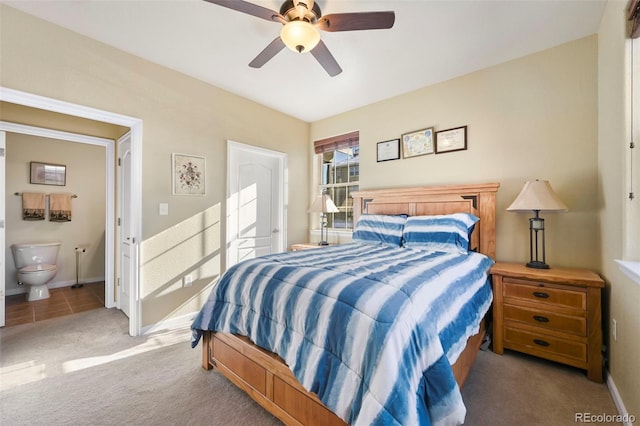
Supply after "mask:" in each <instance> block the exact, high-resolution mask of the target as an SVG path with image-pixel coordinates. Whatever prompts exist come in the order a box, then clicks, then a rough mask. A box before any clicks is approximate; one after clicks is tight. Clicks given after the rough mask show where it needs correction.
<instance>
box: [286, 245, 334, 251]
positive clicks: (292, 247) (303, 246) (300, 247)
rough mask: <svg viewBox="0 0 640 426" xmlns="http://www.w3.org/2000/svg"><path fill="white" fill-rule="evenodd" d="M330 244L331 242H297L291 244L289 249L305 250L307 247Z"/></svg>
mask: <svg viewBox="0 0 640 426" xmlns="http://www.w3.org/2000/svg"><path fill="white" fill-rule="evenodd" d="M330 245H331V244H328V245H324V246H321V245H320V244H318V243H298V244H291V251H298V250H307V249H312V248H319V247H329V246H330Z"/></svg>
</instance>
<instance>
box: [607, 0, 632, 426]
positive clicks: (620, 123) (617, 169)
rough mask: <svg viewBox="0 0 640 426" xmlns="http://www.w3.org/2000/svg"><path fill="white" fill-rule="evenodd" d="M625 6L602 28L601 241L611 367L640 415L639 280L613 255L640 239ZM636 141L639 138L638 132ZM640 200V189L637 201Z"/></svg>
mask: <svg viewBox="0 0 640 426" xmlns="http://www.w3.org/2000/svg"><path fill="white" fill-rule="evenodd" d="M626 7H627V1H626V0H625V1H620V0H618V1H611V0H610V1H609V2H608V3H607V7H606V9H605V13H604V16H603V18H602V22H601V24H600V30H599V33H598V46H599V53H598V82H599V84H598V87H599V91H598V96H599V102H598V109H599V111H600V113H599V117H598V175H599V180H598V212H599V234H600V238H601V240H602V250H601V253H600V254H601V256H600V263H601V268H602V269H601V271H602V275H603V276H604V277H605V281H606V288H605V293H606V295H607V296H606V298H605V306H604V311H605V312H604V318H605V319H604V327H605V343H606V345H607V347H608V369H609V373H610V375H611V378H612V379H613V381H614V382H615V386H616V388H617V389H618V392H619V393H620V396H621V398H622V400H623V402H624V405H625V407H626V410H627V412H628V413H629V414H632V415H635V416H636V419H637V418H638V417H639V416H640V389H639V386H640V363H639V362H638V353H640V339H638V336H640V310H639V309H638V301H639V300H640V285H638V284H637V283H635V282H633V281H632V280H630V279H629V278H628V277H627V276H626V275H625V274H623V273H622V272H621V271H620V270H619V269H618V265H617V264H616V263H615V260H614V259H622V258H623V256H624V241H625V239H626V238H635V239H636V240H637V238H638V235H635V236H634V235H629V234H627V235H625V232H626V229H625V220H624V218H625V210H626V207H627V206H628V204H629V202H630V201H629V200H628V198H627V186H626V185H627V175H626V172H625V170H626V168H627V165H628V164H629V163H628V160H627V153H628V152H627V151H628V149H627V144H628V141H629V127H630V121H629V116H630V114H629V113H630V111H629V103H628V100H627V99H628V98H627V95H626V93H627V90H628V84H629V65H628V62H627V61H628V60H629V57H628V55H629V43H630V41H629V39H628V38H626V32H625V30H626V22H625V11H626ZM635 43H640V40H636V41H635ZM636 61H637V57H636ZM636 63H637V62H636ZM637 130H638V129H636V131H637ZM635 140H636V141H637V140H638V135H637V134H636V138H635ZM636 182H638V181H637V180H636ZM639 200H640V199H639V198H638V197H637V194H636V198H635V200H634V202H638V201H639ZM635 260H638V259H635ZM612 318H615V319H616V321H617V324H618V325H617V339H616V340H614V339H613V337H612V335H611V326H610V324H611V319H612Z"/></svg>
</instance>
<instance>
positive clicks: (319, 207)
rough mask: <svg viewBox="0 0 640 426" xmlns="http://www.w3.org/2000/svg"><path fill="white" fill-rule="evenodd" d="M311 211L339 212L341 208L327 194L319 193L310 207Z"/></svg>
mask: <svg viewBox="0 0 640 426" xmlns="http://www.w3.org/2000/svg"><path fill="white" fill-rule="evenodd" d="M309 211H310V212H317V213H338V212H339V211H340V210H338V208H337V207H336V205H335V204H333V200H332V199H331V197H329V196H328V195H327V194H322V195H318V196H317V197H316V199H315V200H313V204H311V207H309Z"/></svg>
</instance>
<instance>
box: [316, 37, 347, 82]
mask: <svg viewBox="0 0 640 426" xmlns="http://www.w3.org/2000/svg"><path fill="white" fill-rule="evenodd" d="M311 54H312V55H313V57H314V58H316V60H317V61H318V62H320V65H322V68H324V70H325V71H326V72H327V74H329V75H330V76H331V77H335V76H336V75H338V74H340V73H341V72H342V68H340V65H338V62H337V61H336V58H334V57H333V55H332V54H331V52H329V49H328V48H327V45H326V44H324V42H323V41H322V40H320V42H319V43H318V45H317V46H316V47H314V48H313V49H312V50H311Z"/></svg>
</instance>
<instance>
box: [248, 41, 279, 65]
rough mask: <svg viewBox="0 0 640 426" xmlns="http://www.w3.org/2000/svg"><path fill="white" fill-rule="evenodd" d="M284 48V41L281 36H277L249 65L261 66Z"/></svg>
mask: <svg viewBox="0 0 640 426" xmlns="http://www.w3.org/2000/svg"><path fill="white" fill-rule="evenodd" d="M282 49H284V42H283V41H282V39H281V38H280V36H278V37H276V38H275V39H274V40H273V41H272V42H271V43H269V45H268V46H267V47H265V48H264V50H263V51H262V52H260V53H259V54H258V56H256V57H255V58H254V59H253V61H251V62H249V66H250V67H251V68H260V67H262V66H263V65H264V64H266V63H267V62H269V60H270V59H271V58H273V57H274V56H276V55H277V54H278V52H280V51H281V50H282Z"/></svg>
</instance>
